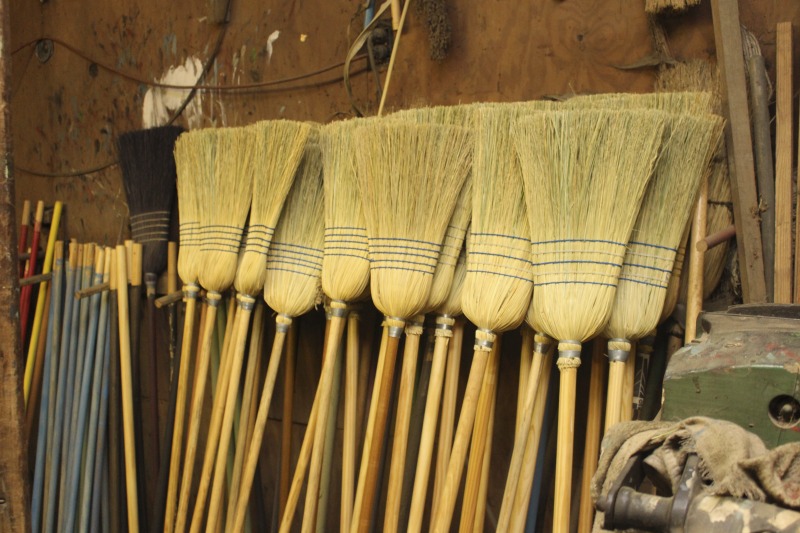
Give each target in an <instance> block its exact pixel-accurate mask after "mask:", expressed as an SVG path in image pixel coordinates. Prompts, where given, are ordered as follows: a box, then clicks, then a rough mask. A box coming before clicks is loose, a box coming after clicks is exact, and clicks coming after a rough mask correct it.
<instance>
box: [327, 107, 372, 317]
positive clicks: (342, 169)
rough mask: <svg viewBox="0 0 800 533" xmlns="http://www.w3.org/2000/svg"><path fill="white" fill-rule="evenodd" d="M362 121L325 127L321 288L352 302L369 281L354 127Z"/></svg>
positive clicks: (329, 295)
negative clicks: (323, 249)
mask: <svg viewBox="0 0 800 533" xmlns="http://www.w3.org/2000/svg"><path fill="white" fill-rule="evenodd" d="M357 124H359V121H356V120H348V121H342V122H334V123H331V124H328V125H327V126H325V127H324V128H322V132H321V135H320V147H321V148H322V167H323V175H324V180H323V186H324V188H325V255H324V257H323V260H322V290H323V291H324V292H325V294H326V295H328V297H329V298H331V299H333V300H340V301H343V302H352V301H354V300H356V299H358V298H359V297H360V296H361V295H362V294H364V293H365V292H366V289H367V285H368V284H369V256H368V254H369V246H368V243H367V223H366V222H365V221H364V208H363V207H362V205H361V194H360V192H359V190H358V180H357V178H356V160H355V155H356V150H357V146H356V145H355V143H354V141H353V128H354V127H355V126H356V125H357Z"/></svg>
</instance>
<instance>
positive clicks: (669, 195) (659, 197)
mask: <svg viewBox="0 0 800 533" xmlns="http://www.w3.org/2000/svg"><path fill="white" fill-rule="evenodd" d="M722 122H723V121H722V118H720V117H718V116H716V115H710V114H706V115H699V116H692V115H673V116H671V117H670V119H669V120H668V122H667V128H666V130H667V134H666V136H665V140H664V145H663V148H662V151H661V155H660V157H659V159H658V161H657V163H656V166H655V169H654V171H653V178H652V180H651V181H650V185H649V186H648V188H647V192H646V193H645V196H644V199H643V201H642V207H641V209H640V211H639V217H638V218H637V220H636V224H635V225H634V228H633V232H632V234H631V239H630V242H629V243H628V250H627V252H626V253H625V260H624V263H623V266H622V273H621V275H620V279H619V285H618V286H617V294H616V297H615V300H614V306H613V310H612V312H611V317H610V318H609V322H608V326H607V327H606V331H605V336H606V337H608V338H622V339H631V340H635V339H640V338H642V337H645V336H646V335H648V334H649V333H650V332H651V331H652V330H653V329H655V327H656V326H657V325H658V320H659V318H661V312H662V310H663V308H664V301H665V298H666V294H667V286H668V283H669V277H670V274H671V273H672V269H673V266H674V262H675V255H676V252H677V249H678V246H679V245H680V241H681V237H682V236H683V233H684V230H685V227H686V221H687V220H689V215H690V214H691V211H692V206H693V204H694V200H695V197H696V196H697V190H698V187H699V186H700V183H701V182H702V179H704V178H705V177H706V176H705V171H706V169H707V168H708V162H709V160H710V159H711V155H712V154H713V153H714V149H715V148H716V146H717V142H718V141H719V138H720V135H721V133H722Z"/></svg>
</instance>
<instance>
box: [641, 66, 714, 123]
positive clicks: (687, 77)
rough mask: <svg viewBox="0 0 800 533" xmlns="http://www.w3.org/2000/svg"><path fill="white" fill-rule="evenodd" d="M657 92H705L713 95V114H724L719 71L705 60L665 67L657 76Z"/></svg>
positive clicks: (711, 101)
mask: <svg viewBox="0 0 800 533" xmlns="http://www.w3.org/2000/svg"><path fill="white" fill-rule="evenodd" d="M655 89H656V91H657V92H676V91H703V92H710V93H711V100H710V102H709V105H710V106H711V112H712V113H716V114H717V115H721V114H722V96H721V94H720V82H719V69H718V68H717V66H716V65H715V64H713V63H711V62H709V61H706V60H704V59H693V60H691V61H686V62H678V63H675V64H674V65H664V66H662V67H661V68H660V69H659V71H658V75H657V76H656V84H655Z"/></svg>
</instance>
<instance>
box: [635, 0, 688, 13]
mask: <svg viewBox="0 0 800 533" xmlns="http://www.w3.org/2000/svg"><path fill="white" fill-rule="evenodd" d="M698 5H700V0H646V1H645V3H644V11H645V13H650V14H651V15H657V14H659V13H679V12H681V11H686V10H687V9H689V8H690V7H694V6H698Z"/></svg>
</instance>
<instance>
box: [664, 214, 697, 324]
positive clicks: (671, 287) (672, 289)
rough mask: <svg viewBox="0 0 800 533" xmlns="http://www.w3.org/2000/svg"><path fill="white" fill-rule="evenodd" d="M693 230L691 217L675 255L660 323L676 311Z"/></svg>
mask: <svg viewBox="0 0 800 533" xmlns="http://www.w3.org/2000/svg"><path fill="white" fill-rule="evenodd" d="M691 229H692V219H691V217H690V218H689V220H687V221H686V225H685V226H684V229H683V235H682V236H681V241H680V244H678V251H677V252H676V253H675V259H673V261H672V272H671V273H670V275H669V282H668V283H667V294H666V296H665V297H664V307H663V309H662V310H661V317H660V318H659V319H658V321H659V322H663V321H665V320H666V319H667V318H669V317H670V316H671V315H672V312H673V311H674V310H675V304H677V303H678V296H679V294H680V291H681V281H682V279H683V261H684V259H685V258H686V244H687V243H688V242H689V232H690V231H691Z"/></svg>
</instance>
